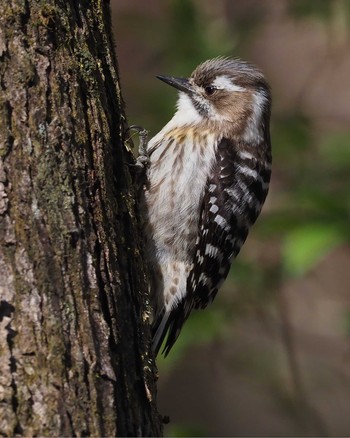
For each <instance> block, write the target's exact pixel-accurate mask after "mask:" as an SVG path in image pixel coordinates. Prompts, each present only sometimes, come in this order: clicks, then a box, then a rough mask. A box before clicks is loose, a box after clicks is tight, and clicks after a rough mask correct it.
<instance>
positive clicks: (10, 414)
mask: <svg viewBox="0 0 350 438" xmlns="http://www.w3.org/2000/svg"><path fill="white" fill-rule="evenodd" d="M0 11H1V12H0V436H14V435H17V436H22V435H23V436H160V435H161V433H162V428H161V422H160V418H159V415H158V413H157V410H156V405H155V397H156V385H155V380H156V377H155V376H156V369H155V365H154V359H153V357H152V356H151V353H149V339H150V334H149V315H150V309H149V304H148V303H149V299H148V286H147V271H146V268H145V266H144V261H143V256H142V239H141V237H140V227H139V225H138V219H137V217H138V216H137V205H136V203H135V193H134V189H133V185H132V178H131V176H130V173H129V166H128V163H129V162H131V161H132V157H131V153H130V152H129V151H128V149H127V145H126V144H125V140H124V139H125V137H126V129H127V124H126V120H125V117H124V115H123V106H122V99H121V95H120V87H119V80H118V73H117V67H116V60H115V56H114V51H113V43H112V36H111V23H110V14H109V5H108V2H106V1H102V0H91V1H86V0H68V1H66V0H0Z"/></svg>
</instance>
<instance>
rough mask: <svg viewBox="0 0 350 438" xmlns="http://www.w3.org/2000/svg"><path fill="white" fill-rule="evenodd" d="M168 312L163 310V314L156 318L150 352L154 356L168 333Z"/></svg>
mask: <svg viewBox="0 0 350 438" xmlns="http://www.w3.org/2000/svg"><path fill="white" fill-rule="evenodd" d="M169 317H170V311H169V310H165V309H163V312H162V313H161V314H160V316H159V317H158V319H157V321H156V323H155V324H154V326H153V340H152V350H153V353H154V355H155V356H157V354H158V352H159V350H160V347H161V346H162V343H163V341H164V338H165V336H166V334H167V332H168V328H169V324H170V320H169Z"/></svg>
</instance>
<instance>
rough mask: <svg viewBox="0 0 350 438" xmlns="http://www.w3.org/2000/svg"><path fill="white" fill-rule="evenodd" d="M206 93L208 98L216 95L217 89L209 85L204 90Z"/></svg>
mask: <svg viewBox="0 0 350 438" xmlns="http://www.w3.org/2000/svg"><path fill="white" fill-rule="evenodd" d="M204 91H205V92H206V94H207V95H208V96H211V95H212V94H214V93H215V91H216V88H215V87H212V86H211V85H208V86H207V87H205V88H204Z"/></svg>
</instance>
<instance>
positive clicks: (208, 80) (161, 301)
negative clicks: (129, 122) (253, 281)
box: [143, 57, 271, 356]
mask: <svg viewBox="0 0 350 438" xmlns="http://www.w3.org/2000/svg"><path fill="white" fill-rule="evenodd" d="M157 77H158V78H159V79H161V80H162V81H163V82H165V83H167V84H169V85H171V86H172V87H174V88H176V89H177V90H179V97H178V102H177V111H176V112H175V115H174V116H173V118H172V119H171V120H170V122H168V123H167V124H166V125H165V126H164V128H163V129H162V130H161V131H160V132H159V133H158V134H157V135H156V136H155V137H153V138H152V139H151V140H150V141H149V143H148V145H147V148H146V149H147V155H148V159H149V164H148V168H147V182H146V184H145V187H144V192H143V211H144V216H145V222H146V240H147V243H146V248H147V255H148V259H149V263H150V268H151V273H152V292H153V295H154V301H155V302H154V313H155V314H154V320H153V351H154V353H155V354H158V351H159V349H160V347H161V345H162V343H163V340H164V338H165V336H166V335H167V334H168V336H167V339H166V343H165V347H164V350H163V353H164V354H165V356H166V355H167V354H168V353H169V351H170V349H171V348H172V346H173V345H174V343H175V341H176V339H177V338H178V336H179V334H180V331H181V329H182V327H183V324H184V322H185V321H186V319H187V318H188V316H189V315H190V313H191V311H192V309H199V308H205V307H206V306H207V305H208V304H210V303H211V302H212V301H213V299H214V298H215V296H216V294H217V292H218V290H219V288H220V287H221V286H222V284H223V282H224V280H225V279H226V277H227V274H228V272H229V269H230V266H231V261H232V259H233V258H235V257H236V256H237V254H238V253H239V251H240V249H241V247H242V245H243V243H244V241H245V240H246V238H247V235H248V230H249V228H250V226H251V225H252V224H253V223H254V222H255V221H256V219H257V217H258V215H259V213H260V211H261V208H262V205H263V203H264V201H265V198H266V196H267V192H268V188H269V181H270V174H271V144H270V131H269V123H270V109H271V94H270V87H269V85H268V83H267V82H266V80H265V78H264V76H263V74H262V73H261V71H260V70H258V69H257V68H256V67H255V66H253V65H251V64H249V63H247V62H244V61H241V60H238V59H231V58H222V57H219V58H215V59H212V60H208V61H205V62H203V63H202V64H200V65H199V66H198V67H197V68H196V69H195V70H194V71H193V73H192V74H191V76H190V77H189V78H175V77H167V76H157Z"/></svg>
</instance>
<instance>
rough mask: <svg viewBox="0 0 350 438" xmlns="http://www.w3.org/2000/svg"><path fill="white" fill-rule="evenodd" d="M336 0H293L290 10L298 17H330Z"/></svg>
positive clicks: (289, 5) (290, 3)
mask: <svg viewBox="0 0 350 438" xmlns="http://www.w3.org/2000/svg"><path fill="white" fill-rule="evenodd" d="M333 2H334V0H312V1H308V0H292V1H290V2H289V4H288V7H289V12H290V13H291V14H292V15H294V16H295V17H296V18H303V17H316V18H322V19H328V18H329V16H330V14H331V10H332V3H333Z"/></svg>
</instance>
